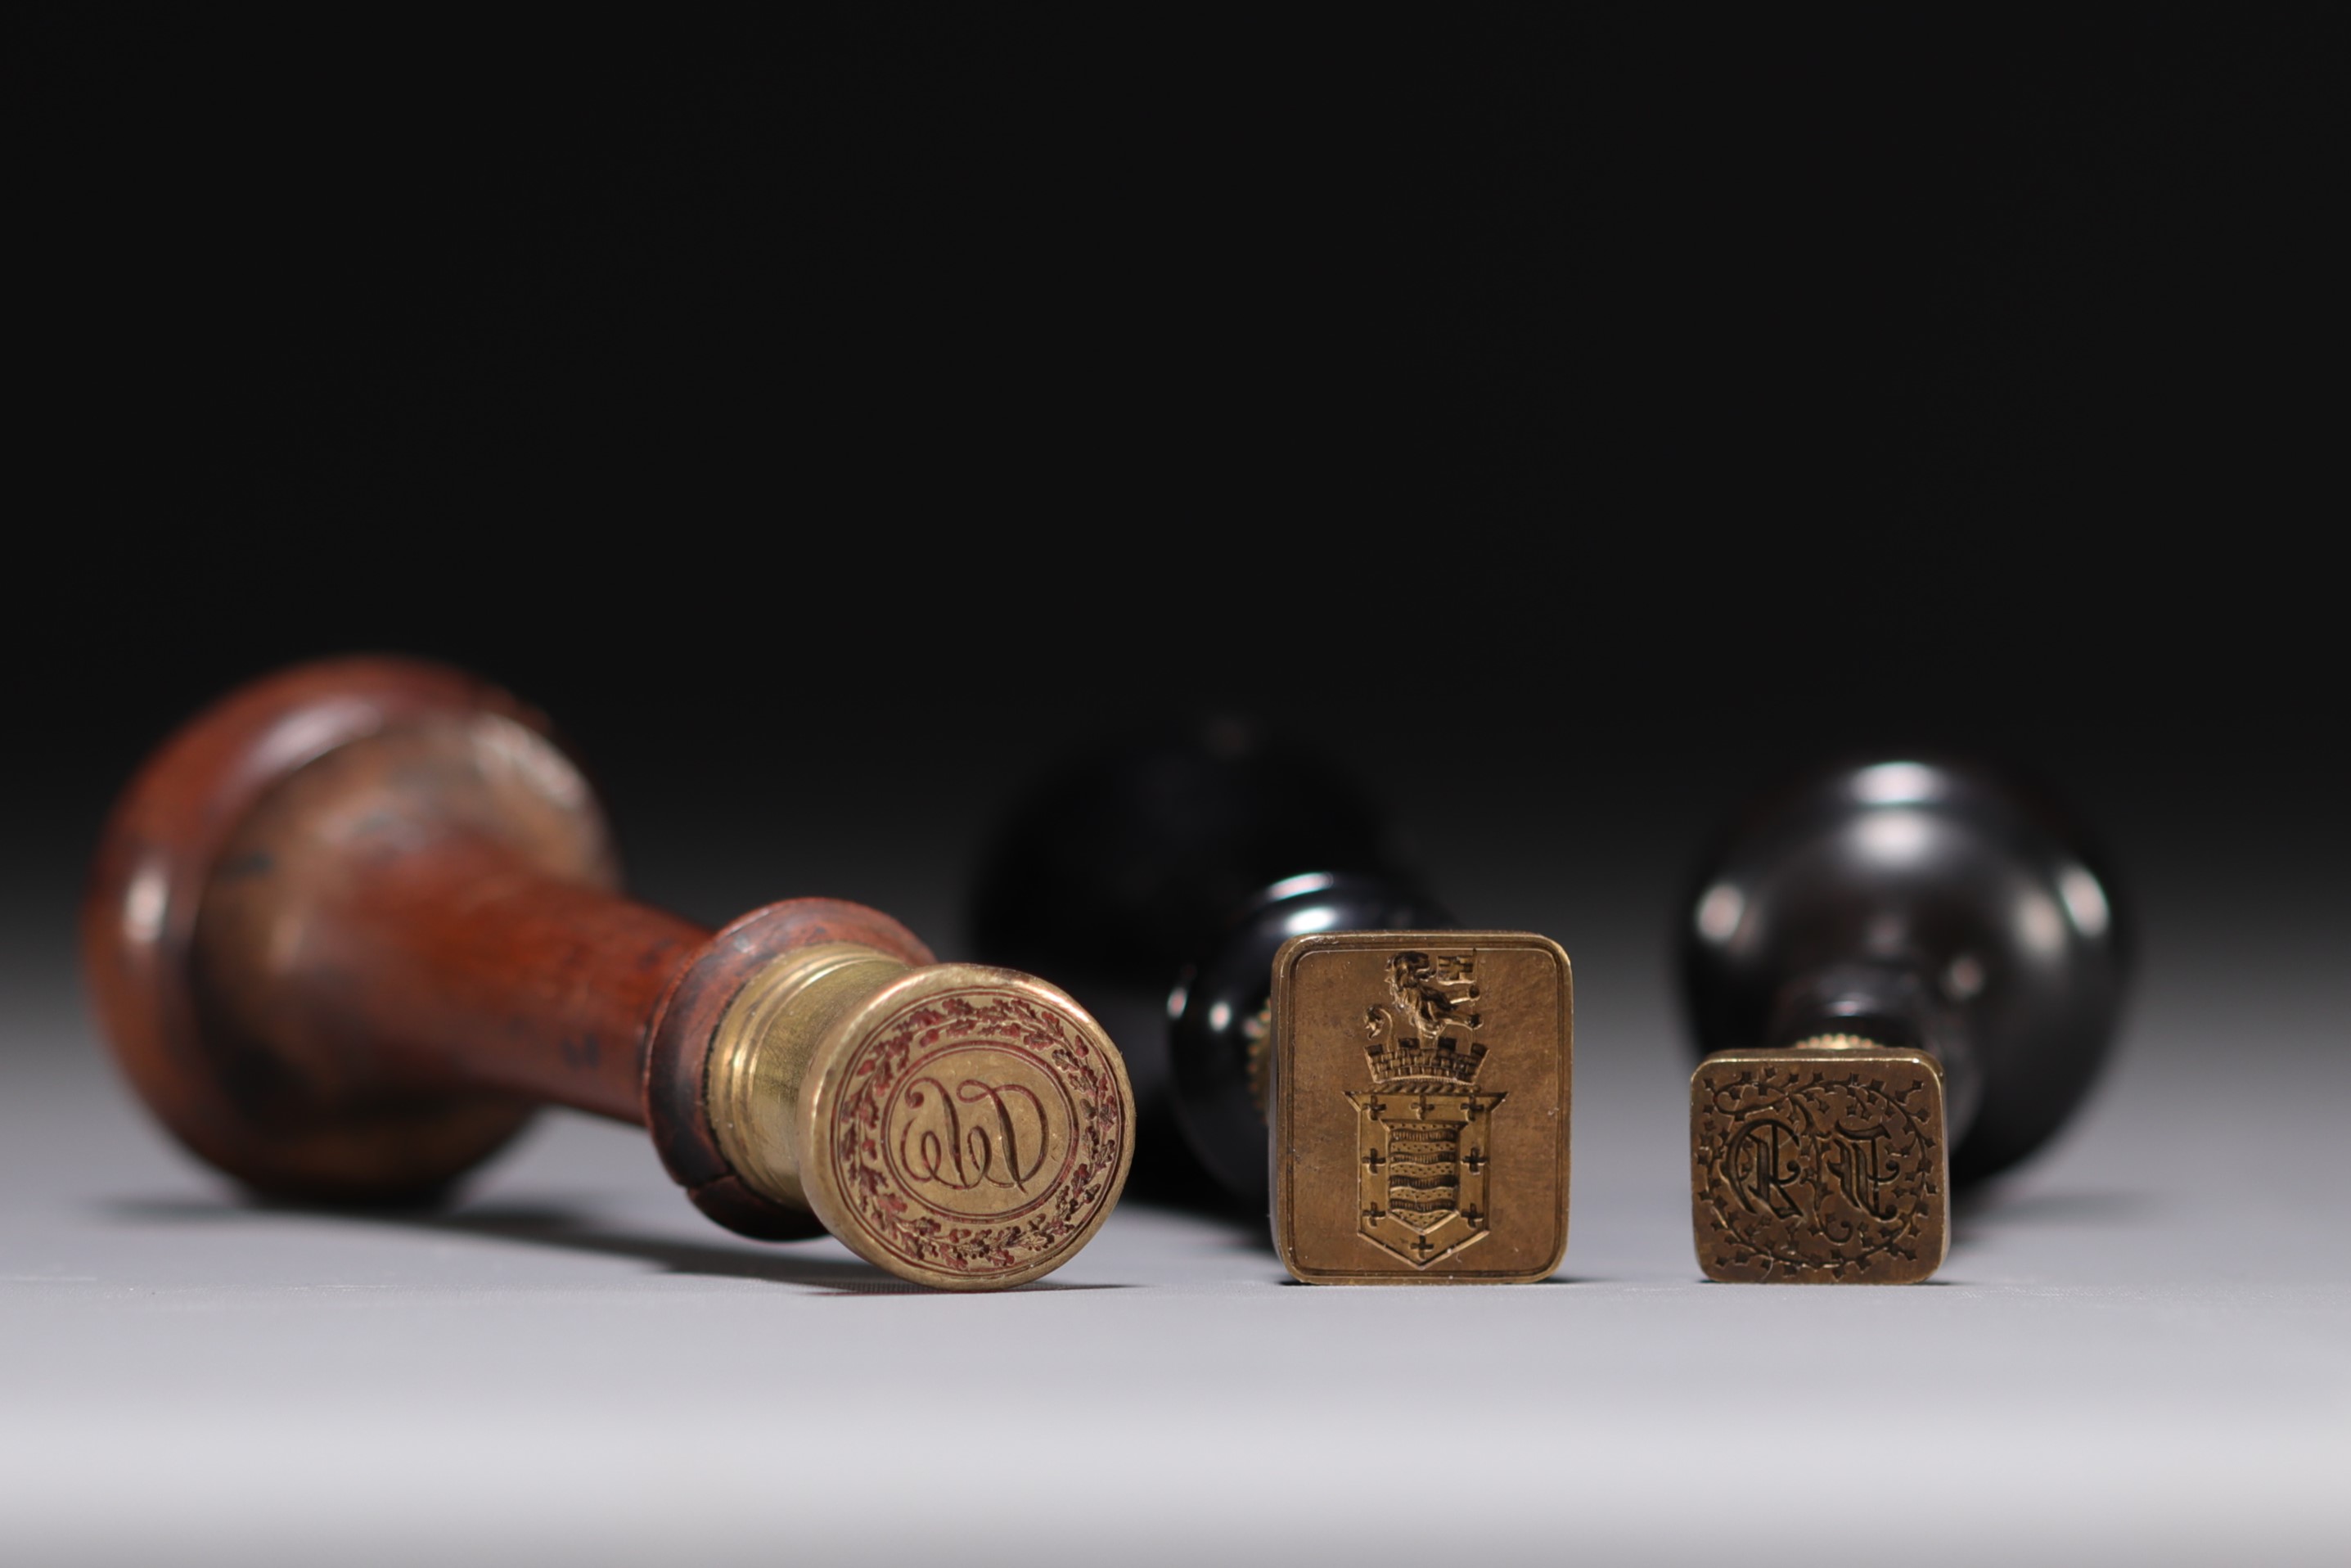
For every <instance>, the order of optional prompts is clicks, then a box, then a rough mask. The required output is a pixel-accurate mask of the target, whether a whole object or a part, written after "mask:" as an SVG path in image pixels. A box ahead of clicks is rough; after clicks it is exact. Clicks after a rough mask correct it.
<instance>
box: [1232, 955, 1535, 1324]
mask: <svg viewBox="0 0 2351 1568" xmlns="http://www.w3.org/2000/svg"><path fill="white" fill-rule="evenodd" d="M1272 1011H1273V1019H1272V1023H1273V1031H1272V1032H1273V1041H1274V1045H1273V1083H1272V1104H1273V1144H1272V1158H1273V1241H1274V1247H1275V1249H1276V1250H1278V1251H1279V1252H1280V1254H1281V1260H1282V1262H1283V1264H1284V1265H1286V1266H1287V1267H1288V1268H1289V1270H1290V1272H1291V1273H1292V1274H1294V1275H1296V1276H1297V1277H1298V1278H1299V1279H1301V1280H1303V1281H1307V1282H1309V1283H1310V1284H1341V1283H1346V1284H1427V1283H1433V1282H1438V1281H1528V1280H1541V1279H1543V1278H1545V1277H1547V1276H1548V1275H1550V1274H1551V1273H1552V1270H1555V1269H1557V1268H1558V1267H1559V1260H1560V1259H1561V1257H1562V1255H1564V1254H1565V1252H1566V1250H1567V1176H1568V1120H1569V1116H1568V1113H1569V1095H1570V1090H1571V1088H1572V1079H1573V1066H1574V1053H1575V982H1574V977H1573V972H1572V970H1571V969H1570V967H1569V965H1568V958H1567V954H1566V953H1565V952H1564V951H1562V949H1561V947H1560V946H1559V944H1558V943H1556V942H1553V941H1552V940H1551V939H1550V938H1548V937H1544V936H1533V935H1531V934H1529V933H1526V932H1520V931H1344V932H1331V933H1326V934H1321V935H1316V936H1293V937H1291V938H1290V940H1289V941H1288V942H1285V943H1284V944H1282V946H1281V950H1280V953H1278V954H1276V955H1275V956H1274V960H1273V1009H1272Z"/></svg>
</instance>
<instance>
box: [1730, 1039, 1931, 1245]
mask: <svg viewBox="0 0 2351 1568" xmlns="http://www.w3.org/2000/svg"><path fill="white" fill-rule="evenodd" d="M1942 1107H1943V1103H1942V1087H1941V1082H1940V1080H1939V1078H1938V1076H1937V1074H1936V1073H1935V1071H1934V1070H1933V1068H1931V1067H1930V1066H1928V1065H1927V1064H1926V1063H1925V1062H1924V1061H1923V1060H1922V1059H1919V1058H1917V1057H1916V1056H1915V1054H1914V1055H1911V1056H1909V1057H1907V1058H1906V1057H1903V1056H1899V1055H1890V1056H1886V1057H1881V1058H1876V1059H1873V1060H1870V1061H1836V1062H1823V1061H1820V1060H1819V1059H1817V1058H1812V1057H1807V1056H1806V1055H1804V1054H1803V1053H1789V1054H1788V1055H1786V1056H1784V1057H1781V1058H1778V1059H1776V1060H1775V1059H1774V1058H1773V1057H1771V1056H1770V1055H1758V1056H1752V1057H1747V1058H1744V1059H1741V1060H1739V1061H1725V1062H1719V1063H1717V1062H1711V1061H1710V1062H1708V1064H1706V1065H1705V1066H1702V1067H1701V1068H1700V1070H1699V1071H1698V1077H1697V1078H1696V1080H1695V1081H1694V1088H1693V1099H1692V1102H1691V1116H1692V1123H1691V1134H1692V1145H1691V1146H1692V1155H1693V1159H1694V1165H1693V1169H1692V1173H1691V1174H1692V1191H1693V1196H1694V1198H1695V1202H1696V1207H1697V1218H1698V1251H1699V1258H1700V1261H1701V1262H1702V1263H1704V1264H1705V1265H1706V1268H1707V1272H1708V1273H1709V1274H1710V1275H1712V1276H1714V1277H1715V1278H1717V1279H1739V1280H1773V1279H1778V1280H1800V1281H1801V1280H1840V1281H1841V1280H1863V1281H1868V1280H1887V1281H1893V1280H1902V1279H1913V1278H1923V1277H1924V1276H1925V1275H1926V1274H1928V1273H1931V1272H1932V1271H1933V1270H1934V1268H1935V1266H1936V1265H1937V1264H1938V1263H1939V1262H1940V1261H1941V1258H1942V1252H1943V1248H1944V1242H1945V1229H1946V1228H1945V1222H1944V1207H1943V1206H1944V1197H1945V1188H1946V1186H1948V1182H1947V1180H1946V1176H1945V1171H1946V1158H1947V1157H1946V1155H1945V1151H1944V1146H1943V1108H1942Z"/></svg>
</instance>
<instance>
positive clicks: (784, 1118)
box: [704, 942, 908, 1209]
mask: <svg viewBox="0 0 2351 1568" xmlns="http://www.w3.org/2000/svg"><path fill="white" fill-rule="evenodd" d="M907 968H908V966H906V965H905V964H903V963H901V962H899V961H898V960H897V959H895V958H893V957H892V956H889V955H888V954H886V953H883V952H881V951H879V950H878V949H876V948H872V947H867V946H862V945H860V944H858V943H854V942H823V943H818V944H816V945H815V946H808V947H802V948H799V949H797V950H795V951H793V952H789V953H786V954H784V955H782V956H779V957H778V958H776V959H775V960H773V961H772V962H770V963H768V965H766V966H765V967H762V968H760V969H759V970H758V972H757V973H755V974H754V975H752V977H750V978H749V979H748V980H746V981H745V982H744V983H743V987H742V988H741V989H740V990H738V991H737V992H736V993H735V998H734V1000H732V1001H731V1002H729V1003H728V1004H727V1006H726V1013H725V1014H724V1015H723V1016H722V1017H721V1018H720V1019H719V1020H718V1028H717V1030H716V1035H715V1036H714V1038H713V1039H712V1040H711V1049H710V1063H709V1068H708V1070H707V1071H708V1076H707V1077H706V1079H705V1083H704V1095H705V1105H706V1107H707V1111H708V1114H709V1117H710V1125H711V1130H712V1131H713V1132H714V1133H715V1134H716V1135H717V1139H718V1148H719V1152H720V1153H721V1154H723V1155H726V1163H727V1164H728V1165H729V1166H733V1167H734V1169H735V1173H736V1175H737V1176H741V1177H742V1178H743V1180H744V1182H745V1184H746V1185H747V1186H750V1187H751V1188H752V1189H753V1190H754V1191H756V1192H758V1193H759V1194H760V1195H761V1196H762V1197H768V1198H771V1199H773V1200H775V1201H776V1202H778V1203H783V1204H789V1205H791V1206H792V1207H795V1208H801V1209H806V1208H808V1207H810V1203H809V1200H808V1194H807V1191H806V1188H805V1187H804V1186H803V1185H802V1183H801V1180H800V1171H801V1166H802V1161H803V1159H804V1157H805V1155H806V1153H807V1151H805V1150H804V1149H802V1148H801V1147H800V1139H801V1132H800V1127H799V1100H800V1088H801V1085H802V1084H803V1083H804V1082H806V1080H807V1077H808V1071H809V1065H810V1061H811V1060H812V1059H813V1057H814V1056H815V1054H816V1047H817V1043H818V1042H819V1041H820V1040H822V1039H823V1038H824V1036H825V1032H826V1031H827V1030H830V1029H831V1027H832V1026H833V1024H834V1023H836V1022H837V1021H839V1020H840V1019H841V1018H842V1017H843V1016H845V1015H846V1014H847V1013H848V1012H849V1011H850V1009H852V1008H854V1007H856V1006H857V1005H858V1004H859V1003H861V1002H862V1001H864V1000H865V999H866V998H869V997H871V996H872V995H873V993H874V992H876V991H878V990H880V989H881V988H883V986H885V985H887V984H889V983H890V982H891V981H892V980H893V979H895V978H896V977H899V976H900V975H903V974H904V973H906V971H907Z"/></svg>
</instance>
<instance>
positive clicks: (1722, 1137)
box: [1683, 762, 2127, 1284]
mask: <svg viewBox="0 0 2351 1568" xmlns="http://www.w3.org/2000/svg"><path fill="white" fill-rule="evenodd" d="M2097 863H2098V862H2097V860H2096V857H2095V855H2094V854H2093V853H2092V852H2091V851H2090V850H2089V848H2088V847H2087V845H2086V844H2085V841H2084V835H2083V834H2082V833H2081V831H2079V829H2078V828H2076V827H2075V826H2074V824H2073V823H2072V822H2071V821H2069V820H2068V819H2066V818H2065V817H2064V816H2063V815H2061V814H2060V813H2058V812H2057V811H2055V810H2054V809H2053V808H2052V807H2050V806H2049V805H2048V804H2047V803H2046V802H2044V801H2042V800H2037V799H2036V798H2034V797H2032V795H2030V794H2028V793H2026V792H2025V791H2023V790H2022V789H2019V788H2018V787H2016V786H2015V785H2014V784H2013V783H2011V782H2010V781H2008V780H2005V779H2001V778H1999V777H1997V776H1995V775H1993V774H1991V773H1990V772H1989V771H1987V770H1985V769H1982V768H1970V767H1961V766H1957V765H1951V764H1941V763H1937V764H1928V763H1920V762H1883V763H1877V764H1875V765H1872V766H1869V767H1865V768H1841V769H1837V770H1834V771H1832V772H1828V773H1825V774H1822V775H1820V776H1817V777H1816V778H1814V779H1811V780H1809V781H1807V782H1805V783H1804V784H1802V785H1801V786H1800V787H1798V788H1796V789H1792V790H1790V791H1787V792H1785V793H1783V794H1782V795H1779V796H1777V797H1774V798H1772V799H1771V800H1766V801H1764V802H1763V803H1762V804H1761V806H1760V807H1759V808H1757V809H1756V810H1753V811H1751V812H1750V814H1749V816H1748V818H1747V819H1746V821H1744V822H1743V823H1742V824H1741V825H1740V827H1739V828H1738V830H1737V831H1734V832H1733V833H1732V834H1731V835H1730V836H1729V840H1728V841H1727V842H1726V845H1725V847H1724V848H1723V849H1722V851H1721V852H1719V853H1718V854H1717V855H1716V856H1715V858H1714V861H1713V863H1712V864H1711V865H1710V866H1709V867H1708V870H1707V872H1706V873H1705V875H1703V876H1702V877H1701V878H1700V879H1699V882H1698V891H1697V893H1696V894H1694V896H1693V897H1692V898H1691V900H1690V903H1689V905H1688V915H1687V919H1688V925H1687V926H1686V927H1685V932H1686V936H1685V938H1684V942H1685V946H1684V948H1683V969H1684V977H1685V980H1686V982H1687V995H1688V998H1689V1001H1690V1007H1691V1013H1692V1018H1693V1021H1694V1022H1695V1024H1696V1026H1697V1033H1698V1040H1699V1042H1700V1044H1701V1045H1702V1046H1703V1047H1704V1048H1706V1049H1707V1050H1708V1052H1709V1054H1708V1055H1707V1057H1706V1058H1705V1060H1704V1061H1701V1062H1699V1064H1698V1070H1697V1071H1696V1072H1695V1073H1693V1074H1692V1076H1691V1078H1690V1198H1691V1208H1692V1218H1693V1221H1694V1225H1695V1236H1696V1240H1697V1248H1698V1266H1699V1268H1700V1269H1701V1270H1704V1272H1705V1273H1706V1274H1707V1276H1708V1278H1710V1279H1715V1280H1723V1281H1754V1282H1774V1283H1779V1282H1789V1283H1818V1284H1903V1283H1910V1282H1915V1281H1919V1280H1924V1279H1926V1278H1927V1277H1928V1275H1930V1274H1932V1273H1934V1272H1935V1270H1937V1269H1938V1267H1940V1266H1941V1264H1942V1262H1943V1260H1944V1255H1945V1253H1946V1251H1947V1249H1948V1248H1949V1236H1950V1203H1951V1197H1952V1191H1953V1183H1954V1181H1955V1180H1956V1181H1959V1182H1965V1181H1967V1180H1969V1179H1970V1178H1972V1177H1980V1176H1990V1175H1991V1174H1993V1173H1994V1172H1997V1171H2000V1170H2003V1169H2006V1168H2007V1167H2009V1166H2012V1165H2014V1164H2015V1163H2016V1162H2018V1161H2019V1160H2022V1159H2023V1158H2025V1157H2027V1156H2028V1155H2031V1154H2032V1152H2033V1151H2034V1150H2036V1149H2037V1148H2039V1147H2040V1146H2041V1145H2043V1143H2044V1142H2046V1140H2047V1139H2048V1138H2049V1137H2050V1136H2051V1135H2052V1134H2054V1133H2055V1132H2056V1130H2057V1129H2058V1128H2059V1127H2060V1126H2062V1125H2063V1124H2064V1121H2065V1119H2066V1118H2067V1117H2068V1116H2069V1115H2071V1114H2072V1113H2073V1111H2074V1108H2075V1106H2077V1105H2078V1104H2079V1103H2081V1100H2082V1097H2083V1095H2084V1094H2085V1092H2087V1090H2088V1088H2089V1085H2090V1082H2091V1080H2092V1077H2093V1076H2094V1074H2095V1071H2096V1070H2097V1066H2098V1063H2099V1061H2101V1060H2102V1059H2103V1057H2104V1056H2105V1050H2106V1045H2107V1042H2108V1040H2110V1039H2111V1037H2112V1035H2113V1032H2114V1025H2115V1019H2116V1012H2117V1010H2118V1008H2119V1004H2120V1001H2121V996H2122V987H2123V982H2124V977H2125V973H2126V967H2127V966H2126V956H2127V947H2126V943H2125V941H2124V933H2123V930H2122V926H2123V915H2122V911H2121V910H2120V908H2119V907H2118V906H2117V903H2116V898H2115V896H2114V894H2112V892H2111V879H2110V878H2109V877H2108V876H2107V875H2106V873H2104V872H2103V871H2101V870H2099V869H2096V868H2097Z"/></svg>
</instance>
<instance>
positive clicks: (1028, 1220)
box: [708, 943, 1134, 1290]
mask: <svg viewBox="0 0 2351 1568" xmlns="http://www.w3.org/2000/svg"><path fill="white" fill-rule="evenodd" d="M708 1104H709V1110H710V1115H711V1120H712V1125H713V1128H714V1130H715V1131H716V1133H717V1134H718V1142H719V1145H720V1147H721V1149H722V1150H723V1151H724V1152H725V1154H726V1158H727V1160H728V1162H729V1163H730V1164H731V1165H733V1166H734V1167H735V1169H736V1171H737V1174H739V1175H740V1176H742V1177H743V1179H744V1180H745V1181H746V1182H747V1183H749V1184H750V1185H751V1186H754V1187H756V1188H757V1189H758V1190H759V1191H760V1192H762V1193H764V1194H765V1195H767V1196H768V1197H771V1198H774V1199H775V1200H777V1201H778V1202H782V1203H789V1204H795V1205H800V1206H804V1207H808V1208H809V1209H810V1210H812V1211H813V1212H814V1214H815V1216H816V1218H818V1219H819V1220H820V1221H821V1222H822V1224H823V1226H824V1228H826V1229H827V1230H829V1231H831V1232H832V1234H833V1235H834V1236H836V1237H838V1238H839V1239H841V1241H842V1242H844V1243H845V1244H847V1245H848V1246H849V1247H850V1248H851V1249H852V1250H854V1251H855V1252H856V1253H857V1254H858V1255H859V1256H861V1257H862V1258H864V1259H865V1260H867V1261H869V1262H871V1263H872V1264H874V1265H876V1266H877V1267H880V1268H883V1269H886V1270H890V1271H891V1272H892V1273H893V1274H896V1275H899V1276H900V1277H901V1278H904V1279H907V1280H912V1281H916V1282H917V1283H921V1284H925V1285H935V1286H939V1287H942V1288H945V1289H948V1290H989V1289H1001V1288H1003V1287H1006V1286H1010V1285H1018V1284H1021V1283H1024V1282H1026V1281H1029V1280H1034V1279H1036V1278H1038V1277H1039V1276H1040V1275H1043V1274H1046V1273H1049V1272H1050V1271H1051V1270H1054V1269H1057V1268H1059V1267H1060V1266H1061V1264H1062V1263H1064V1262H1066V1261H1067V1260H1069V1259H1070V1257H1071V1255H1072V1254H1074V1253H1075V1252H1076V1251H1077V1250H1078V1249H1080V1248H1081V1247H1082V1246H1084V1245H1085V1243H1086V1242H1087V1241H1088V1240H1089V1239H1091V1238H1092V1236H1093V1234H1094V1232H1095V1231H1096V1230H1098V1229H1100V1228H1101V1227H1102V1221H1103V1220H1104V1219H1106V1218H1109V1216H1110V1211H1111V1209H1112V1208H1113V1207H1114V1206H1115V1205H1116V1204H1117V1202H1118V1197H1119V1193H1120V1190H1121V1189H1122V1188H1123V1186H1124V1185H1125V1182H1126V1175H1127V1169H1128V1166H1129V1165H1130V1164H1131V1163H1132V1162H1133V1159H1134V1092H1133V1090H1132V1089H1131V1088H1130V1087H1129V1085H1128V1083H1127V1078H1126V1067H1125V1064H1124V1063H1123V1061H1121V1060H1120V1058H1119V1054H1118V1050H1117V1048H1116V1047H1115V1046H1114V1045H1113V1044H1112V1043H1111V1040H1110V1038H1109V1036H1107V1035H1106V1034H1104V1033H1103V1032H1102V1026H1101V1025H1100V1024H1098V1023H1096V1022H1095V1021H1094V1020H1093V1019H1092V1017H1091V1016H1090V1015H1089V1014H1088V1013H1087V1012H1086V1011H1085V1009H1082V1008H1081V1007H1079V1006H1078V1004H1077V1003H1076V1002H1074V1001H1072V1000H1071V998H1069V997H1068V996H1067V995H1066V994H1064V993H1063V992H1062V991H1061V990H1060V989H1058V988H1055V987H1053V986H1050V985H1048V984H1046V983H1045V982H1044V981H1042V980H1040V979H1037V978H1036V977H1033V976H1029V975H1023V974H1019V973H1018V972H1016V971H1013V970H1010V969H998V968H991V967H986V966H982V965H977V964H935V965H928V966H925V967H920V968H910V967H907V966H905V965H904V964H901V963H898V962H897V961H896V960H894V959H892V958H890V957H888V956H886V955H883V954H880V953H876V952H874V951H872V949H869V948H862V947H858V946H853V945H852V944H848V943H829V944H825V945H823V946H819V947H811V948H807V949H803V950H801V951H799V952H796V953H791V954H788V955H786V956H783V957H781V958H779V959H778V960H777V961H776V963H774V964H773V965H770V966H769V967H768V969H765V970H762V971H761V972H760V973H759V974H758V976H755V977H753V979H752V981H751V982H750V983H748V984H747V985H746V986H745V987H744V988H743V990H742V992H741V993H740V994H739V995H738V997H737V1001H736V1002H735V1004H733V1005H732V1006H730V1007H729V1009H728V1010H727V1013H726V1017H725V1019H722V1020H721V1022H720V1025H719V1038H718V1039H717V1040H715V1041H714V1049H713V1051H712V1052H711V1066H710V1082H709V1086H708Z"/></svg>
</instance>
